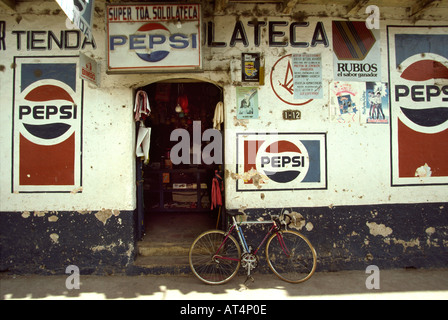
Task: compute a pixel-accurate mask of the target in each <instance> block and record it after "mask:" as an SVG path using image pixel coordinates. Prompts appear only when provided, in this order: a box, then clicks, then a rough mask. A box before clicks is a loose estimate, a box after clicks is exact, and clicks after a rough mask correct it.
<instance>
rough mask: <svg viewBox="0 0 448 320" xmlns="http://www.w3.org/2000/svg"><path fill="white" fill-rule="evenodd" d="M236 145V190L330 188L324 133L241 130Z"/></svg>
mask: <svg viewBox="0 0 448 320" xmlns="http://www.w3.org/2000/svg"><path fill="white" fill-rule="evenodd" d="M237 148H238V150H237V157H238V164H237V168H236V172H237V174H239V175H240V179H238V180H237V191H281V190H303V189H326V188H327V170H326V168H327V162H326V161H327V160H326V134H325V133H244V134H243V133H241V134H237Z"/></svg>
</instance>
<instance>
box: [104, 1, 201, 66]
mask: <svg viewBox="0 0 448 320" xmlns="http://www.w3.org/2000/svg"><path fill="white" fill-rule="evenodd" d="M201 20H202V18H201V5H200V4H189V3H188V4H187V3H183V4H148V5H146V4H136V5H108V6H107V56H108V71H109V72H126V73H136V72H164V71H200V70H201V69H202V53H201Z"/></svg>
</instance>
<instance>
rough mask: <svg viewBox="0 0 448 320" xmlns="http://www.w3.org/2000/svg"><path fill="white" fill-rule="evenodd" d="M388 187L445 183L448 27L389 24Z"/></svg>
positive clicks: (447, 173)
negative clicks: (389, 124) (389, 119)
mask: <svg viewBox="0 0 448 320" xmlns="http://www.w3.org/2000/svg"><path fill="white" fill-rule="evenodd" d="M387 32H388V44H389V47H388V49H389V82H390V87H391V90H390V91H391V92H390V96H391V100H390V104H391V116H392V121H391V147H392V152H391V162H392V185H393V186H400V185H421V184H447V183H448V153H447V150H448V121H447V120H448V82H447V80H448V28H447V27H431V28H428V27H402V26H389V27H388V28H387Z"/></svg>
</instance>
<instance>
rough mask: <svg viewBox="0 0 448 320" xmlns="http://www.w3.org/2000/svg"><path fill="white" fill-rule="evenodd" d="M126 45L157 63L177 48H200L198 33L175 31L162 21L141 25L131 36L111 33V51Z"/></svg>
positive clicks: (144, 58)
mask: <svg viewBox="0 0 448 320" xmlns="http://www.w3.org/2000/svg"><path fill="white" fill-rule="evenodd" d="M172 25H174V24H172ZM126 47H127V48H128V49H129V51H130V52H135V54H136V55H137V57H139V58H140V59H141V60H143V61H145V62H150V63H157V62H160V61H162V60H164V59H165V58H167V57H168V55H169V54H170V53H172V52H173V51H175V50H182V49H187V48H191V49H194V50H196V49H198V34H197V33H192V34H190V35H186V34H183V33H178V32H177V33H173V32H171V31H170V29H168V28H167V26H165V25H163V24H161V23H157V22H150V23H146V24H144V25H141V26H140V27H139V28H138V29H137V30H136V32H135V33H133V34H131V35H129V36H127V35H111V36H110V37H109V48H110V51H112V52H113V51H115V50H117V49H120V48H126Z"/></svg>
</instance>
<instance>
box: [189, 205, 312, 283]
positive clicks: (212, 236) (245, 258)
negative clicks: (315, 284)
mask: <svg viewBox="0 0 448 320" xmlns="http://www.w3.org/2000/svg"><path fill="white" fill-rule="evenodd" d="M241 214H242V213H240V212H237V213H229V215H230V216H231V219H232V223H231V225H230V227H229V228H228V230H227V232H224V231H222V230H208V231H205V232H203V233H202V234H200V235H199V236H198V237H197V238H196V239H195V240H194V241H193V243H192V245H191V247H190V251H189V255H188V259H189V264H190V268H191V270H192V271H193V273H194V275H195V276H196V277H197V278H198V279H199V280H201V281H203V282H205V283H207V284H223V283H226V282H228V281H230V280H231V279H232V278H233V277H234V276H235V275H236V274H237V273H238V270H239V268H240V266H241V265H242V266H243V268H245V269H246V270H247V280H248V279H251V280H252V281H253V278H252V277H251V271H252V270H254V269H255V268H256V267H257V266H258V256H257V253H258V251H259V250H260V248H261V246H262V245H263V244H264V243H265V242H266V241H267V242H266V248H265V251H266V260H267V262H268V266H269V268H270V269H271V270H272V272H273V273H274V274H275V275H276V276H277V277H279V278H280V279H282V280H284V281H286V282H290V283H301V282H304V281H306V280H308V279H309V278H310V277H311V276H312V275H313V274H314V271H315V270H316V260H317V254H316V250H315V249H314V247H313V246H312V244H311V242H310V241H309V240H308V239H307V238H305V237H304V236H303V235H302V234H300V233H299V232H297V231H292V230H287V227H288V226H289V225H290V224H291V223H292V221H293V219H292V217H291V216H290V215H288V214H284V215H282V216H281V217H279V218H276V219H274V220H270V221H243V222H240V223H238V222H237V221H236V219H235V216H237V215H241ZM285 216H286V218H285ZM288 219H289V221H288ZM247 224H272V226H271V227H270V228H269V230H268V232H267V233H266V235H265V236H264V238H263V240H262V241H261V242H260V244H259V245H258V247H257V248H256V249H255V250H252V248H251V247H250V246H248V245H247V242H246V239H245V237H244V233H243V230H242V228H241V225H247ZM282 225H284V226H285V227H284V228H283V227H282ZM234 230H236V232H237V235H238V238H239V240H240V243H241V247H242V248H243V252H242V253H241V248H240V245H239V244H238V242H237V240H236V239H235V237H233V236H232V235H231V233H232V232H233V231H234ZM247 280H246V281H247Z"/></svg>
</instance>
